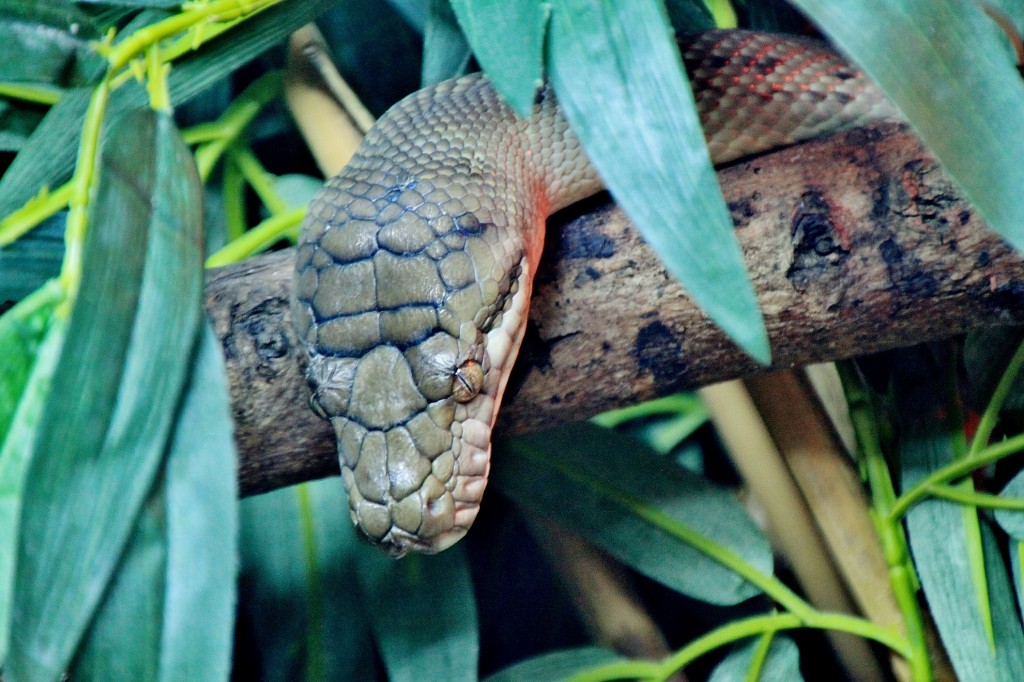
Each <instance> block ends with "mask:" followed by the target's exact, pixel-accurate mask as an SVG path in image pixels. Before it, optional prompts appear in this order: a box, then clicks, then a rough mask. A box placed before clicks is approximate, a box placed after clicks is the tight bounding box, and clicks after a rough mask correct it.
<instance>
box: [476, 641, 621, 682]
mask: <svg viewBox="0 0 1024 682" xmlns="http://www.w3.org/2000/svg"><path fill="white" fill-rule="evenodd" d="M625 660H626V659H625V658H623V657H622V656H620V655H619V654H616V653H612V652H611V651H608V650H607V649H599V648H598V647H585V648H581V649H566V650H564V651H553V652H551V653H549V654H544V655H543V656H537V657H535V658H530V659H527V660H525V661H522V662H521V663H516V664H515V665H513V666H511V667H509V668H505V669H504V670H502V671H500V672H498V673H495V674H494V675H491V676H490V677H488V678H487V681H486V682H561V681H562V680H567V679H569V678H570V677H572V676H573V675H578V674H580V673H583V672H586V671H587V670H589V669H590V668H596V667H599V666H603V665H607V664H609V663H615V662H616V661H625Z"/></svg>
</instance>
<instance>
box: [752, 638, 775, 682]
mask: <svg viewBox="0 0 1024 682" xmlns="http://www.w3.org/2000/svg"><path fill="white" fill-rule="evenodd" d="M777 632H778V631H777V630H767V631H765V633H764V634H762V635H761V637H760V639H758V642H757V647H756V648H755V649H754V655H753V656H751V657H750V668H748V669H747V675H746V682H757V681H758V680H760V679H761V674H762V673H763V672H764V666H765V663H767V662H768V654H769V653H771V650H772V643H773V642H775V635H776V634H777Z"/></svg>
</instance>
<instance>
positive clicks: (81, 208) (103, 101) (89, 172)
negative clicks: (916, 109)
mask: <svg viewBox="0 0 1024 682" xmlns="http://www.w3.org/2000/svg"><path fill="white" fill-rule="evenodd" d="M109 99H110V78H109V74H108V76H105V77H104V78H103V80H101V81H100V82H99V85H97V86H96V88H95V90H93V93H92V97H91V98H90V100H89V107H88V109H86V111H85V121H84V122H83V124H82V140H81V142H80V143H79V146H78V158H77V160H76V162H75V175H74V177H73V178H72V179H71V183H70V185H71V196H70V198H69V200H68V221H67V227H66V228H65V231H64V262H63V263H62V264H61V270H60V282H61V286H63V287H64V291H66V292H67V298H66V299H65V302H64V305H62V306H61V309H60V310H58V313H57V314H59V315H63V314H67V313H68V312H70V306H71V305H72V304H73V303H74V299H75V296H76V295H77V293H78V283H79V282H80V281H81V279H82V250H83V245H84V242H85V232H86V229H87V228H88V222H89V218H88V211H89V197H90V196H91V194H92V186H93V183H94V182H95V181H96V164H97V163H98V162H99V155H98V150H99V140H100V130H101V129H102V127H103V115H104V114H105V113H106V111H107V101H108V100H109Z"/></svg>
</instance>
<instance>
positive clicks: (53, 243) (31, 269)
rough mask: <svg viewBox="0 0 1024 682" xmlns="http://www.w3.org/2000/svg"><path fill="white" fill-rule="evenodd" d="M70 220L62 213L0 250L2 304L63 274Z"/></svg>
mask: <svg viewBox="0 0 1024 682" xmlns="http://www.w3.org/2000/svg"><path fill="white" fill-rule="evenodd" d="M66 217H67V211H61V212H60V213H58V214H57V215H55V216H53V217H52V218H50V219H48V220H45V221H43V222H42V223H41V224H40V225H39V227H37V228H36V229H34V230H32V232H30V233H28V234H27V235H25V236H24V237H22V238H21V239H19V240H18V241H16V242H14V243H13V244H9V245H7V246H4V247H0V303H3V302H4V301H19V300H21V299H22V298H24V297H25V296H28V295H29V294H30V293H32V292H33V291H35V290H36V289H38V288H39V287H41V286H43V284H44V283H45V282H46V281H47V280H49V279H51V278H53V277H56V276H57V275H58V274H59V273H60V264H61V260H62V259H63V258H64V227H65V219H66ZM2 432H3V431H2V430H0V433H2Z"/></svg>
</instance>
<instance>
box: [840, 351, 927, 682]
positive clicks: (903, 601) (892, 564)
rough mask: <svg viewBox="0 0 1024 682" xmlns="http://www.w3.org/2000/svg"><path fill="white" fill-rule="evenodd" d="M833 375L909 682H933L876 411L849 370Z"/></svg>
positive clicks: (843, 364) (848, 364) (847, 365)
mask: <svg viewBox="0 0 1024 682" xmlns="http://www.w3.org/2000/svg"><path fill="white" fill-rule="evenodd" d="M836 369H837V370H838V372H839V378H840V381H841V382H842V385H843V392H844V393H845V394H846V400H847V403H848V405H849V414H850V421H851V422H852V424H853V428H854V432H855V434H856V436H857V446H858V450H859V451H860V459H861V461H862V467H863V472H864V477H865V480H866V482H867V485H868V490H869V491H870V493H871V510H870V512H871V519H872V521H873V522H874V524H875V529H876V530H877V532H878V536H879V540H880V541H881V543H882V553H883V556H884V557H885V562H886V565H887V566H888V569H889V585H890V587H891V588H892V592H893V597H894V598H895V599H896V605H897V608H899V610H900V614H901V615H902V617H903V625H904V628H905V629H906V632H907V641H908V643H909V651H908V652H907V654H905V655H904V658H906V660H907V664H908V665H909V667H910V674H911V679H912V680H914V681H915V682H925V681H926V680H931V679H932V671H931V660H930V658H929V654H928V643H927V639H926V635H925V625H924V617H923V615H922V613H921V607H920V604H918V601H917V589H918V586H917V576H916V574H915V573H914V565H913V562H912V561H911V559H910V550H909V549H908V547H907V538H906V535H905V534H904V531H903V527H902V525H900V523H899V521H898V520H893V519H892V518H891V517H890V514H891V510H892V507H893V505H894V504H895V503H896V500H897V497H896V488H895V486H894V485H893V482H892V476H891V475H890V473H889V466H888V462H887V461H886V459H885V453H884V452H883V450H882V444H881V439H880V437H879V433H878V428H877V421H876V419H877V418H876V416H875V410H874V407H873V406H872V404H871V399H870V396H869V394H868V391H867V389H866V388H865V386H864V385H863V384H862V383H861V381H860V378H859V377H858V375H857V371H856V369H855V368H854V366H853V364H852V363H851V362H839V363H836Z"/></svg>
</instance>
